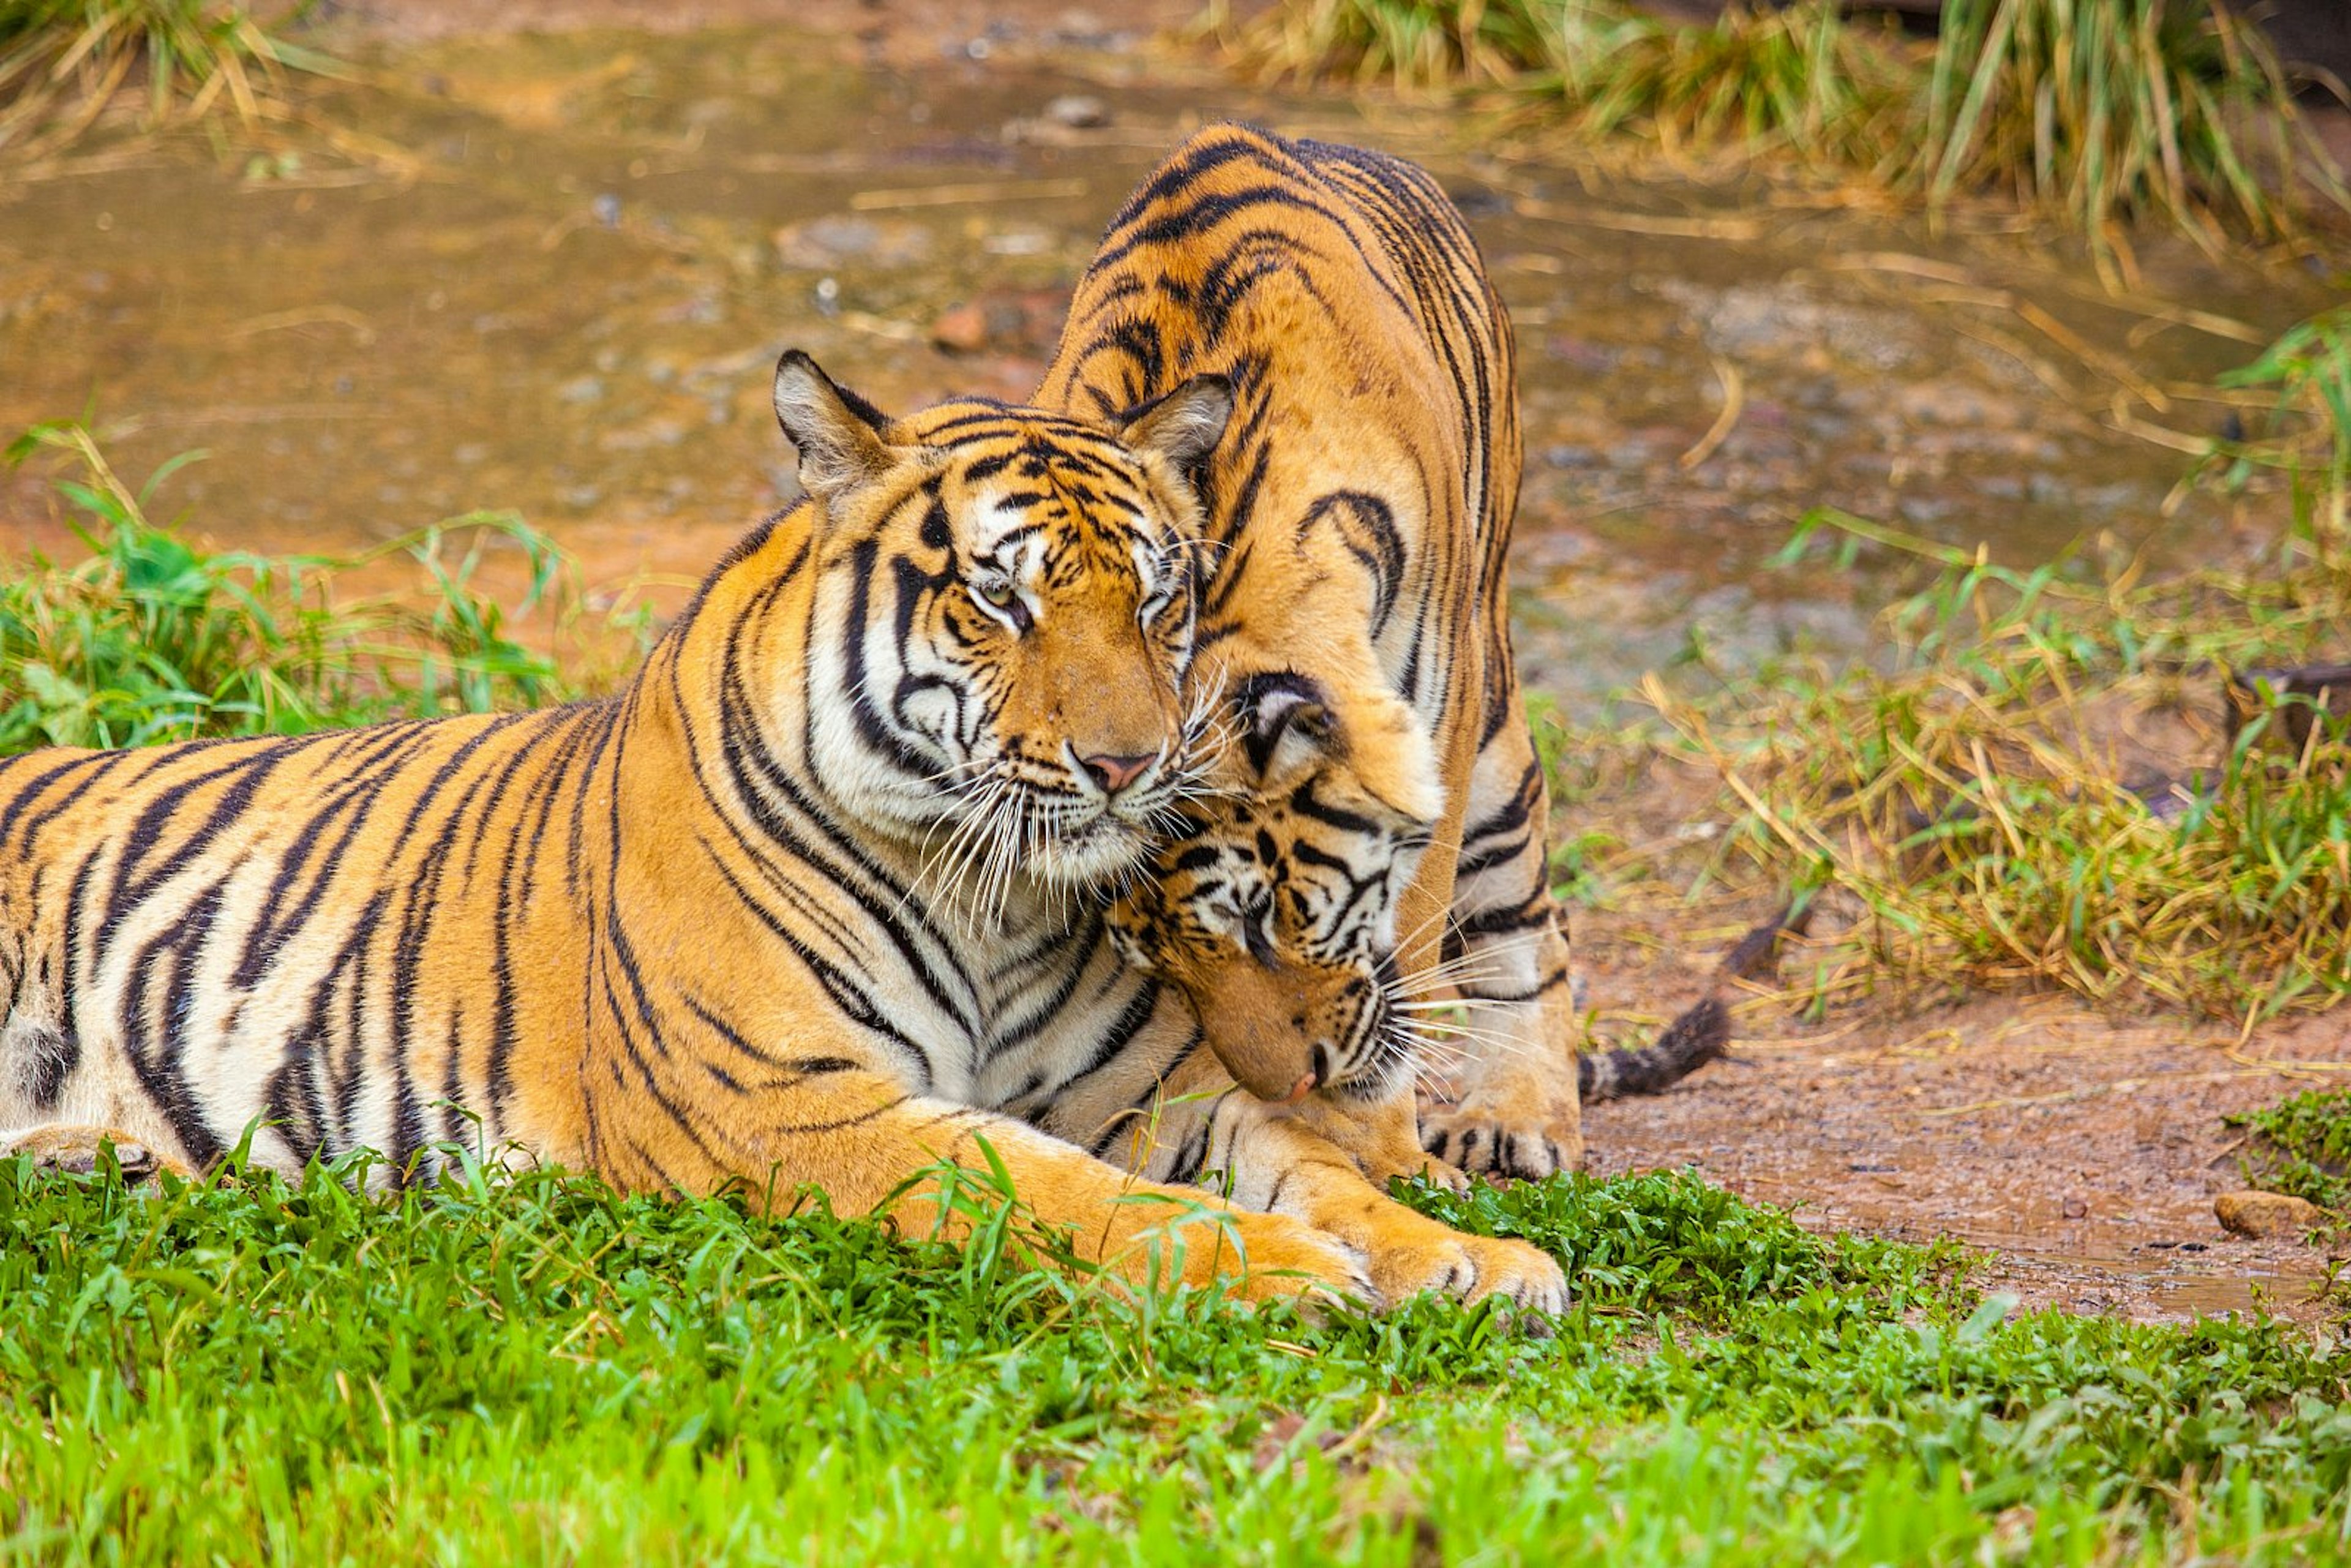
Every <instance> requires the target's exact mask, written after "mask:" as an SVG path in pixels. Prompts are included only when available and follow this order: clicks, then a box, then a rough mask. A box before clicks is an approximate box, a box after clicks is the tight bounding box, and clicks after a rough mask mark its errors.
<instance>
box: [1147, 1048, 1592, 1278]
mask: <svg viewBox="0 0 2351 1568" xmlns="http://www.w3.org/2000/svg"><path fill="white" fill-rule="evenodd" d="M1320 1103H1322V1101H1321V1100H1320V1098H1319V1097H1318V1096H1311V1095H1310V1096H1309V1097H1308V1098H1307V1099H1306V1100H1304V1101H1301V1103H1299V1104H1298V1105H1297V1106H1295V1107H1290V1106H1280V1105H1271V1104H1268V1103H1266V1102H1265V1101H1262V1100H1259V1099H1258V1098H1257V1097H1256V1096H1255V1095H1252V1094H1250V1093H1248V1092H1246V1091H1243V1090H1241V1089H1239V1088H1238V1086H1236V1085H1235V1084H1234V1082H1233V1081H1232V1079H1231V1078H1230V1077H1229V1076H1228V1075H1227V1074H1226V1072H1225V1071H1224V1070H1223V1068H1222V1067H1220V1066H1219V1065H1218V1064H1217V1061H1216V1058H1215V1056H1214V1055H1213V1054H1212V1053H1211V1052H1209V1051H1206V1050H1201V1051H1195V1052H1194V1053H1193V1054H1192V1055H1191V1056H1190V1057H1188V1058H1187V1059H1186V1061H1183V1062H1182V1063H1181V1064H1179V1065H1178V1066H1177V1067H1176V1069H1175V1071H1173V1072H1171V1073H1170V1074H1169V1075H1168V1077H1167V1080H1166V1082H1165V1085H1164V1087H1163V1089H1162V1092H1161V1105H1162V1111H1161V1113H1160V1115H1159V1117H1158V1118H1157V1120H1156V1121H1155V1124H1153V1126H1152V1128H1151V1134H1152V1138H1153V1139H1155V1143H1154V1142H1152V1141H1151V1140H1138V1141H1137V1143H1136V1145H1134V1148H1133V1150H1132V1154H1133V1157H1135V1158H1136V1159H1138V1160H1139V1161H1141V1162H1144V1165H1145V1167H1146V1168H1158V1169H1163V1170H1164V1169H1165V1168H1166V1167H1167V1166H1168V1165H1170V1164H1172V1163H1173V1162H1174V1158H1175V1157H1177V1156H1176V1155H1175V1152H1176V1151H1180V1150H1184V1149H1186V1147H1187V1146H1189V1147H1194V1148H1201V1147H1204V1148H1205V1150H1206V1153H1205V1155H1204V1156H1195V1157H1200V1158H1204V1161H1205V1163H1204V1164H1203V1165H1202V1166H1201V1168H1200V1172H1199V1179H1200V1180H1201V1181H1202V1182H1203V1183H1205V1184H1207V1186H1210V1187H1211V1188H1212V1189H1214V1190H1216V1191H1217V1192H1220V1193H1222V1194H1223V1195H1224V1196H1225V1197H1227V1198H1228V1199H1229V1200H1230V1201H1231V1202H1233V1203H1236V1204H1238V1205H1239V1206H1241V1207H1243V1208H1247V1209H1253V1210H1258V1211H1260V1212H1264V1213H1268V1214H1274V1215H1287V1216H1290V1217H1291V1218H1296V1219H1300V1220H1302V1221H1304V1222H1305V1223H1306V1224H1308V1225H1310V1226H1312V1227H1313V1228H1315V1229H1316V1230H1319V1231H1322V1232H1324V1233H1326V1234H1329V1235H1332V1236H1335V1237H1337V1238H1339V1239H1341V1240H1342V1241H1344V1242H1345V1243H1347V1245H1348V1246H1350V1247H1352V1248H1353V1249H1355V1250H1356V1251H1358V1252H1360V1253H1361V1254H1363V1256H1364V1259H1365V1260H1366V1265H1367V1267H1368V1268H1369V1270H1370V1274H1371V1281H1372V1284H1373V1287H1374V1289H1376V1290H1377V1291H1379V1293H1380V1295H1381V1296H1382V1298H1384V1300H1386V1301H1391V1302H1394V1301H1403V1300H1405V1299H1406V1298H1407V1297H1411V1296H1416V1295H1419V1294H1420V1293H1422V1292H1423V1291H1440V1292H1442V1293H1444V1294H1446V1295H1448V1296H1452V1297H1454V1298H1456V1299H1457V1300H1460V1301H1483V1300H1485V1299H1486V1298H1487V1297H1489V1296H1499V1297H1501V1298H1503V1299H1504V1300H1506V1301H1510V1302H1512V1303H1514V1304H1515V1305H1517V1306H1520V1307H1523V1308H1531V1309H1533V1310H1535V1311H1538V1312H1548V1313H1558V1312H1564V1311H1565V1310H1566V1308H1567V1279H1566V1276H1565V1275H1564V1274H1563V1273H1562V1272H1561V1270H1560V1266H1559V1264H1558V1262H1557V1261H1556V1260H1553V1259H1552V1257H1551V1256H1550V1255H1549V1254H1548V1253H1546V1252H1543V1251H1542V1250H1541V1249H1538V1248H1535V1247H1531V1246H1530V1245H1528V1244H1527V1243H1526V1242H1523V1241H1515V1240H1511V1239H1507V1238H1497V1237H1487V1236H1471V1235H1468V1234H1467V1233H1466V1232H1463V1231H1459V1230H1456V1229H1454V1228H1452V1227H1451V1226H1449V1225H1446V1224H1444V1223H1442V1222H1441V1221H1438V1220H1435V1219H1431V1218H1428V1217H1427V1216H1426V1215H1425V1214H1422V1213H1420V1212H1419V1211H1418V1210H1416V1209H1414V1208H1411V1207H1406V1206H1405V1205H1404V1204H1401V1203H1398V1202H1397V1201H1396V1200H1395V1199H1394V1198H1392V1197H1388V1196H1387V1194H1386V1193H1385V1192H1384V1191H1382V1190H1381V1189H1380V1187H1379V1186H1375V1185H1374V1183H1372V1182H1371V1181H1367V1180H1366V1179H1365V1178H1364V1173H1363V1171H1362V1169H1361V1168H1360V1162H1359V1161H1358V1160H1357V1159H1356V1158H1355V1157H1354V1156H1353V1150H1352V1148H1349V1147H1344V1146H1342V1145H1339V1144H1337V1143H1335V1142H1333V1141H1332V1139H1330V1138H1328V1137H1325V1136H1323V1135H1322V1134H1320V1133H1318V1132H1317V1131H1315V1129H1314V1127H1313V1126H1312V1125H1311V1121H1312V1117H1311V1114H1310V1113H1311V1108H1312V1107H1314V1106H1316V1105H1317V1104H1320Z"/></svg>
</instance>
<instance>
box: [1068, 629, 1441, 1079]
mask: <svg viewBox="0 0 2351 1568" xmlns="http://www.w3.org/2000/svg"><path fill="white" fill-rule="evenodd" d="M1226 705H1227V706H1226V713H1225V716H1226V717H1227V718H1228V735H1229V737H1231V738H1230V742H1229V744H1228V747H1226V748H1225V754H1224V755H1223V757H1222V758H1220V759H1219V760H1220V765H1219V767H1218V768H1217V779H1218V783H1219V784H1220V785H1221V786H1222V787H1221V788H1218V789H1214V790H1212V791H1210V792H1208V793H1206V794H1204V795H1201V796H1198V797H1196V798H1194V799H1191V800H1186V802H1185V803H1184V805H1183V807H1182V809H1181V813H1182V817H1183V822H1182V825H1181V826H1180V827H1178V828H1177V829H1176V830H1175V837H1174V840H1173V841H1172V842H1170V843H1168V844H1167V845H1166V846H1165V848H1164V849H1163V850H1162V851H1161V852H1160V853H1159V856H1158V858H1157V862H1156V863H1155V867H1154V869H1153V872H1152V873H1151V874H1148V875H1146V876H1144V877H1138V878H1136V879H1135V880H1134V883H1133V884H1132V885H1131V886H1130V887H1129V888H1128V889H1127V890H1126V892H1125V893H1124V894H1122V896H1121V897H1120V899H1119V901H1118V903H1117V904H1116V905H1115V906H1114V907H1113V911H1112V915H1111V933H1112V936H1113V940H1114V941H1115V942H1116V943H1117V945H1118V947H1119V950H1120V952H1121V953H1122V954H1123V956H1125V957H1126V958H1127V960H1128V961H1129V962H1130V963H1132V964H1134V965H1135V966H1136V967H1140V968H1143V969H1145V970H1147V971H1150V972H1152V973H1155V974H1157V975H1159V976H1161V977H1163V978H1165V979H1166V980H1168V981H1170V982H1171V983H1173V984H1175V986H1177V987H1179V988H1181V989H1183V990H1184V992H1185V993H1186V995H1187V996H1188V997H1190V998H1191V999H1192V1002H1193V1004H1194V1006H1195V1008H1196V1010H1197V1011H1198V1013H1199V1015H1200V1022H1201V1028H1202V1030H1203V1031H1204V1033H1205V1035H1206V1039H1207V1044H1208V1046H1209V1047H1210V1049H1211V1050H1213V1051H1215V1052H1216V1053H1217V1060H1218V1061H1219V1062H1221V1063H1222V1064H1223V1066H1224V1068H1225V1070H1226V1071H1228V1072H1230V1073H1231V1074H1232V1075H1233V1078H1234V1080H1235V1081H1236V1082H1238V1083H1239V1084H1240V1085H1241V1086H1242V1087H1243V1088H1245V1089H1247V1090H1249V1092H1251V1093H1254V1094H1256V1095H1258V1096H1259V1097H1260V1098H1263V1099H1268V1100H1277V1101H1287V1100H1292V1099H1296V1098H1298V1097H1300V1096H1301V1095H1302V1094H1304V1093H1305V1092H1308V1091H1310V1090H1315V1091H1320V1092H1324V1093H1331V1094H1337V1095H1341V1096H1349V1097H1359V1098H1373V1097H1375V1096H1377V1095H1378V1094H1380V1093H1382V1092H1384V1091H1385V1090H1386V1089H1387V1088H1388V1087H1389V1085H1390V1084H1391V1082H1393V1080H1394V1078H1395V1073H1396V1072H1397V1071H1399V1070H1401V1069H1402V1068H1403V1067H1404V1066H1405V1063H1406V1058H1407V1054H1408V1049H1409V1044H1410V1041H1411V1040H1412V1038H1413V1037H1412V1034H1411V1032H1410V1031H1409V1030H1406V1029H1405V1028H1402V1027H1400V1025H1399V1020H1398V1018H1397V1015H1396V1013H1395V1005H1396V1003H1397V1002H1398V1001H1399V1000H1401V999H1402V998H1401V995H1400V991H1401V978H1400V977H1399V975H1398V973H1397V968H1396V951H1397V948H1398V946H1399V937H1400V934H1399V932H1398V929H1397V926H1398V916H1399V912H1400V910H1401V907H1402V905H1403V902H1404V897H1405V890H1406V889H1407V888H1408V887H1409V886H1410V885H1411V884H1412V881H1413V877H1414V874H1415V873H1416V871H1417V870H1418V868H1419V865H1420V860H1421V856H1422V855H1423V853H1424V852H1426V850H1427V848H1428V845H1429V841H1430V839H1431V836H1432V833H1433V831H1434V830H1435V828H1436V825H1437V816H1438V814H1439V812H1440V810H1441V809H1442V793H1441V789H1439V787H1438V785H1437V782H1436V780H1437V767H1436V759H1435V756H1434V752H1433V748H1432V747H1430V746H1429V745H1428V743H1427V741H1426V737H1423V736H1422V735H1421V733H1420V731H1419V729H1418V727H1417V726H1416V725H1415V724H1414V723H1413V721H1412V716H1411V711H1410V710H1409V709H1408V708H1406V707H1405V706H1404V705H1403V704H1402V703H1400V702H1397V701H1395V699H1394V698H1393V697H1389V696H1386V695H1384V694H1383V695H1372V696H1359V697H1358V698H1356V699H1355V700H1353V701H1348V700H1346V699H1345V698H1344V697H1341V696H1335V695H1333V694H1332V693H1329V692H1327V691H1325V690H1324V689H1323V688H1322V685H1320V684H1319V683H1317V682H1315V681H1312V680H1311V679H1308V678H1307V677H1304V676H1301V675H1297V674H1290V673H1287V672H1274V673H1269V674H1259V675H1256V676H1251V677H1249V678H1246V679H1243V680H1241V681H1239V682H1238V683H1237V684H1236V685H1234V686H1233V688H1232V689H1231V690H1230V691H1229V693H1228V694H1227V697H1226Z"/></svg>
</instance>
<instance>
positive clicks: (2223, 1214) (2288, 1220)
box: [2212, 1192, 2325, 1240]
mask: <svg viewBox="0 0 2351 1568" xmlns="http://www.w3.org/2000/svg"><path fill="white" fill-rule="evenodd" d="M2212 1212H2213V1213H2214V1214H2215V1215H2217V1216H2218V1217H2219V1218H2220V1228H2221V1229H2223V1230H2226V1231H2229V1232H2230V1233H2231V1234H2232V1235H2237V1236H2250V1237H2252V1238H2253V1239H2255V1240H2261V1239H2265V1238H2268V1237H2272V1236H2299V1235H2301V1234H2302V1233H2303V1232H2304V1231H2306V1230H2310V1229H2312V1228H2315V1227H2316V1226H2317V1225H2319V1224H2320V1223H2321V1222H2322V1220H2323V1219H2324V1218H2325V1216H2324V1214H2322V1213H2321V1211H2320V1209H2319V1207H2318V1206H2317V1205H2316V1204H2314V1203H2313V1202H2311V1201H2310V1200H2309V1199H2308V1198H2305V1197H2287V1196H2286V1195H2285V1194H2284V1193H2282V1192H2224V1193H2222V1194H2221V1195H2220V1197H2216V1198H2214V1199H2213V1200H2212Z"/></svg>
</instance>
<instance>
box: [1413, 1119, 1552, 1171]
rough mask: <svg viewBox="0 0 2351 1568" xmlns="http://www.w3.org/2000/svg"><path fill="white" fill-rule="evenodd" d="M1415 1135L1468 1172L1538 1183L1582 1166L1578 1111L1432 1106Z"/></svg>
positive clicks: (1430, 1150) (1433, 1150) (1440, 1156)
mask: <svg viewBox="0 0 2351 1568" xmlns="http://www.w3.org/2000/svg"><path fill="white" fill-rule="evenodd" d="M1420 1139H1421V1142H1422V1143H1423V1144H1424V1145H1426V1147H1427V1149H1428V1152H1429V1153H1430V1154H1433V1155H1436V1156H1437V1158H1439V1159H1442V1160H1449V1161H1451V1162H1452V1163H1453V1164H1454V1165H1457V1166H1460V1167H1461V1168H1462V1169H1463V1170H1465V1171H1467V1172H1468V1173H1469V1174H1470V1175H1471V1176H1510V1177H1516V1178H1519V1179H1521V1180H1526V1181H1540V1180H1541V1179H1542V1178H1543V1177H1545V1176H1554V1175H1556V1174H1558V1173H1559V1172H1561V1171H1572V1170H1574V1169H1576V1168H1577V1167H1578V1166H1581V1165H1583V1119H1582V1117H1580V1116H1578V1115H1573V1114H1567V1115H1562V1116H1553V1117H1547V1118H1546V1117H1527V1116H1522V1115H1508V1114H1496V1113H1491V1112H1489V1111H1486V1110H1483V1109H1480V1108H1479V1107H1478V1106H1476V1105H1475V1104H1468V1105H1438V1106H1432V1107H1430V1108H1428V1109H1427V1110H1425V1111H1423V1112H1422V1113H1421V1116H1420Z"/></svg>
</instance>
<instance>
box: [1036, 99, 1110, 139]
mask: <svg viewBox="0 0 2351 1568" xmlns="http://www.w3.org/2000/svg"><path fill="white" fill-rule="evenodd" d="M1045 118H1046V119H1048V120H1051V121H1052V122H1053V123H1054V124H1056V125H1066V126H1068V127H1069V128H1070V129H1071V130H1072V131H1093V130H1096V129H1098V128H1100V127H1102V126H1105V125H1108V124H1109V123H1110V106H1109V105H1108V104H1106V103H1104V102H1103V101H1102V99H1098V98H1096V97H1094V96H1093V95H1092V94H1091V93H1083V92H1065V93H1063V94H1062V95H1061V97H1059V98H1056V99H1051V100H1050V101H1049V102H1047V104H1046V105H1045Z"/></svg>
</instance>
